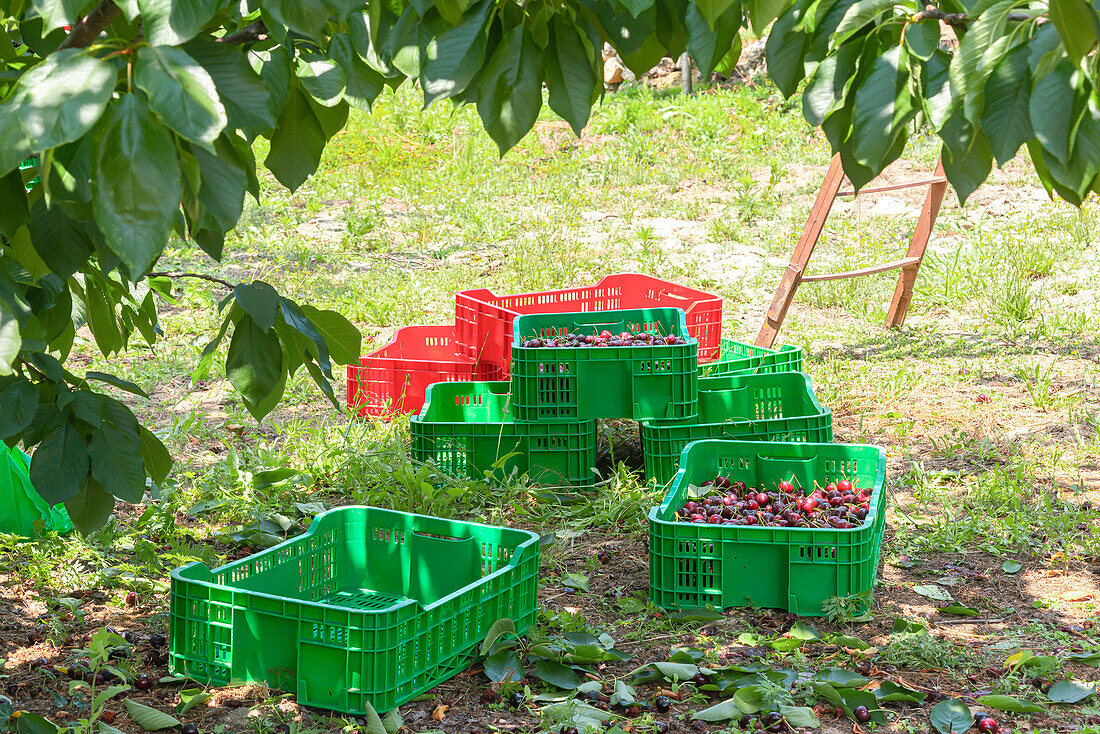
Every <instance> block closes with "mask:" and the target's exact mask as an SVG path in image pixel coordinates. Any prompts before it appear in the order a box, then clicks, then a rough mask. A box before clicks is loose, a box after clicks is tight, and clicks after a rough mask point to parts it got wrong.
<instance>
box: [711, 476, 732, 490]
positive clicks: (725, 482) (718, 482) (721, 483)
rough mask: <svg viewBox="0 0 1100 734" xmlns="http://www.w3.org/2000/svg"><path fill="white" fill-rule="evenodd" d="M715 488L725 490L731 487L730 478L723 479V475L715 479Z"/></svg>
mask: <svg viewBox="0 0 1100 734" xmlns="http://www.w3.org/2000/svg"><path fill="white" fill-rule="evenodd" d="M714 486H715V487H718V488H719V489H724V488H726V487H728V486H730V479H729V477H723V476H722V475H721V474H719V475H718V476H716V477H715V478H714Z"/></svg>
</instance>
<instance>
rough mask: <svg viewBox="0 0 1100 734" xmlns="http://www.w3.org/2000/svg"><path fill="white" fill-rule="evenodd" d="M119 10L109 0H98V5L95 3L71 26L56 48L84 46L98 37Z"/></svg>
mask: <svg viewBox="0 0 1100 734" xmlns="http://www.w3.org/2000/svg"><path fill="white" fill-rule="evenodd" d="M121 12H122V11H121V10H119V8H118V6H117V5H115V4H114V3H113V2H111V0H100V3H99V5H96V6H95V8H94V9H93V10H92V12H90V13H88V14H87V15H85V16H84V17H83V18H82V19H81V21H80V22H79V23H77V24H76V25H75V26H73V30H72V32H71V33H70V34H69V35H68V36H67V37H66V38H65V40H64V41H62V42H61V45H60V46H58V49H62V48H84V47H86V46H87V45H88V44H89V43H91V42H92V41H94V40H95V39H97V38H99V34H100V33H102V32H103V31H104V30H106V28H107V26H109V25H111V22H112V21H114V19H115V18H117V17H118V16H119V14H120V13H121Z"/></svg>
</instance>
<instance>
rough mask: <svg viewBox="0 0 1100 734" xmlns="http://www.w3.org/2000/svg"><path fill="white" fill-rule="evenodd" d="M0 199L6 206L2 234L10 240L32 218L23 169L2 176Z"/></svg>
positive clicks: (0, 227)
mask: <svg viewBox="0 0 1100 734" xmlns="http://www.w3.org/2000/svg"><path fill="white" fill-rule="evenodd" d="M9 147H11V148H15V147H18V146H15V145H12V146H9ZM0 201H3V202H4V206H3V207H0V235H3V236H4V237H6V238H8V239H9V240H10V239H12V238H14V237H15V233H16V231H17V230H18V229H19V228H20V227H22V226H23V225H24V224H26V223H27V222H29V221H30V218H31V212H30V207H29V206H28V205H27V191H26V189H25V188H24V187H23V176H22V172H21V171H18V170H15V171H12V172H11V173H9V174H7V175H6V176H0Z"/></svg>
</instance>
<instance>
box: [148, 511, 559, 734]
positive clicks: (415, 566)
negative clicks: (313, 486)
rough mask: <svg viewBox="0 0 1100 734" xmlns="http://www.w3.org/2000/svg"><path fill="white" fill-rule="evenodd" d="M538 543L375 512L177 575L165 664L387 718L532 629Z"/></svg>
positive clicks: (326, 519) (208, 678)
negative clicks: (488, 648)
mask: <svg viewBox="0 0 1100 734" xmlns="http://www.w3.org/2000/svg"><path fill="white" fill-rule="evenodd" d="M538 553H539V537H538V535H536V534H535V533H530V532H527V531H525V530H511V529H508V528H499V527H491V526H488V525H480V524H477V523H470V522H458V521H453V520H442V519H439V518H434V517H427V516H424V515H411V514H407V513H403V512H396V511H392V510H381V509H378V508H374V507H342V508H339V509H336V510H330V511H329V512H326V513H324V514H321V515H318V516H317V517H316V518H315V519H314V521H313V524H312V525H311V526H310V528H309V530H308V531H307V532H306V533H304V534H303V535H299V536H298V537H296V538H293V539H291V540H288V541H286V542H285V543H280V544H279V545H276V546H274V547H273V548H269V549H267V550H265V551H262V552H260V553H257V554H255V555H252V556H249V557H248V558H245V559H243V560H240V561H236V562H235V563H231V564H228V565H226V566H221V567H220V568H216V569H214V570H213V571H211V570H209V569H207V568H206V566H204V565H202V564H200V563H192V564H190V565H187V566H184V567H182V568H179V569H176V570H174V571H173V572H172V598H171V613H170V614H171V617H170V625H171V627H170V638H169V639H170V645H169V664H170V666H171V669H172V671H173V672H175V673H177V674H182V675H185V676H187V677H189V678H192V679H194V680H196V681H198V682H200V683H203V684H211V685H223V686H224V685H229V684H231V683H233V684H237V683H246V682H255V683H262V684H264V685H267V686H269V687H271V688H276V689H281V690H285V691H292V692H294V693H295V694H296V696H297V700H298V702H299V703H301V704H303V705H306V706H317V707H319V708H324V709H332V710H335V711H340V712H344V713H348V714H355V715H361V714H364V713H365V712H366V711H367V710H368V708H367V705H368V703H369V704H370V705H372V706H373V707H374V709H375V710H376V711H379V712H385V711H388V710H390V709H392V708H394V707H396V706H399V705H400V704H402V703H405V702H406V701H408V700H410V699H412V698H414V697H416V696H418V695H419V694H421V693H423V692H424V691H426V690H428V689H430V688H432V687H434V686H436V685H438V684H439V683H440V682H442V681H444V680H446V679H448V678H450V677H452V676H454V675H457V674H458V673H460V672H462V671H463V670H465V669H466V667H467V666H468V665H469V661H470V655H471V653H472V652H473V650H474V649H475V648H476V647H477V645H478V644H480V643H481V641H482V640H483V639H484V637H485V634H486V632H488V630H489V627H490V626H492V624H493V623H494V622H496V621H497V620H498V619H502V618H505V617H508V618H510V619H512V620H513V621H514V622H515V625H516V629H517V631H518V632H519V633H520V634H522V633H523V632H524V631H526V630H527V629H528V627H530V626H532V625H534V622H535V607H536V602H537V591H538Z"/></svg>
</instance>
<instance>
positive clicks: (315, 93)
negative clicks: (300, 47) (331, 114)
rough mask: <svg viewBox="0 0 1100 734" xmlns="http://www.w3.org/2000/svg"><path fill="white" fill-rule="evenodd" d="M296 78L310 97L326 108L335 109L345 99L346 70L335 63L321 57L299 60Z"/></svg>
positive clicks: (295, 71)
mask: <svg viewBox="0 0 1100 734" xmlns="http://www.w3.org/2000/svg"><path fill="white" fill-rule="evenodd" d="M294 73H295V76H297V77H298V82H299V83H300V84H301V85H302V88H303V89H304V90H305V91H306V92H308V93H309V96H310V97H313V99H314V100H316V101H317V102H319V103H320V104H321V105H322V106H324V107H333V106H335V105H337V104H339V103H340V102H341V101H342V100H343V99H344V88H345V86H346V84H345V82H344V70H343V69H341V68H340V66H339V65H337V63H336V62H335V61H332V60H331V59H327V58H324V57H321V56H312V55H310V56H308V57H306V58H299V60H298V65H297V66H296V67H295V69H294Z"/></svg>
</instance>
